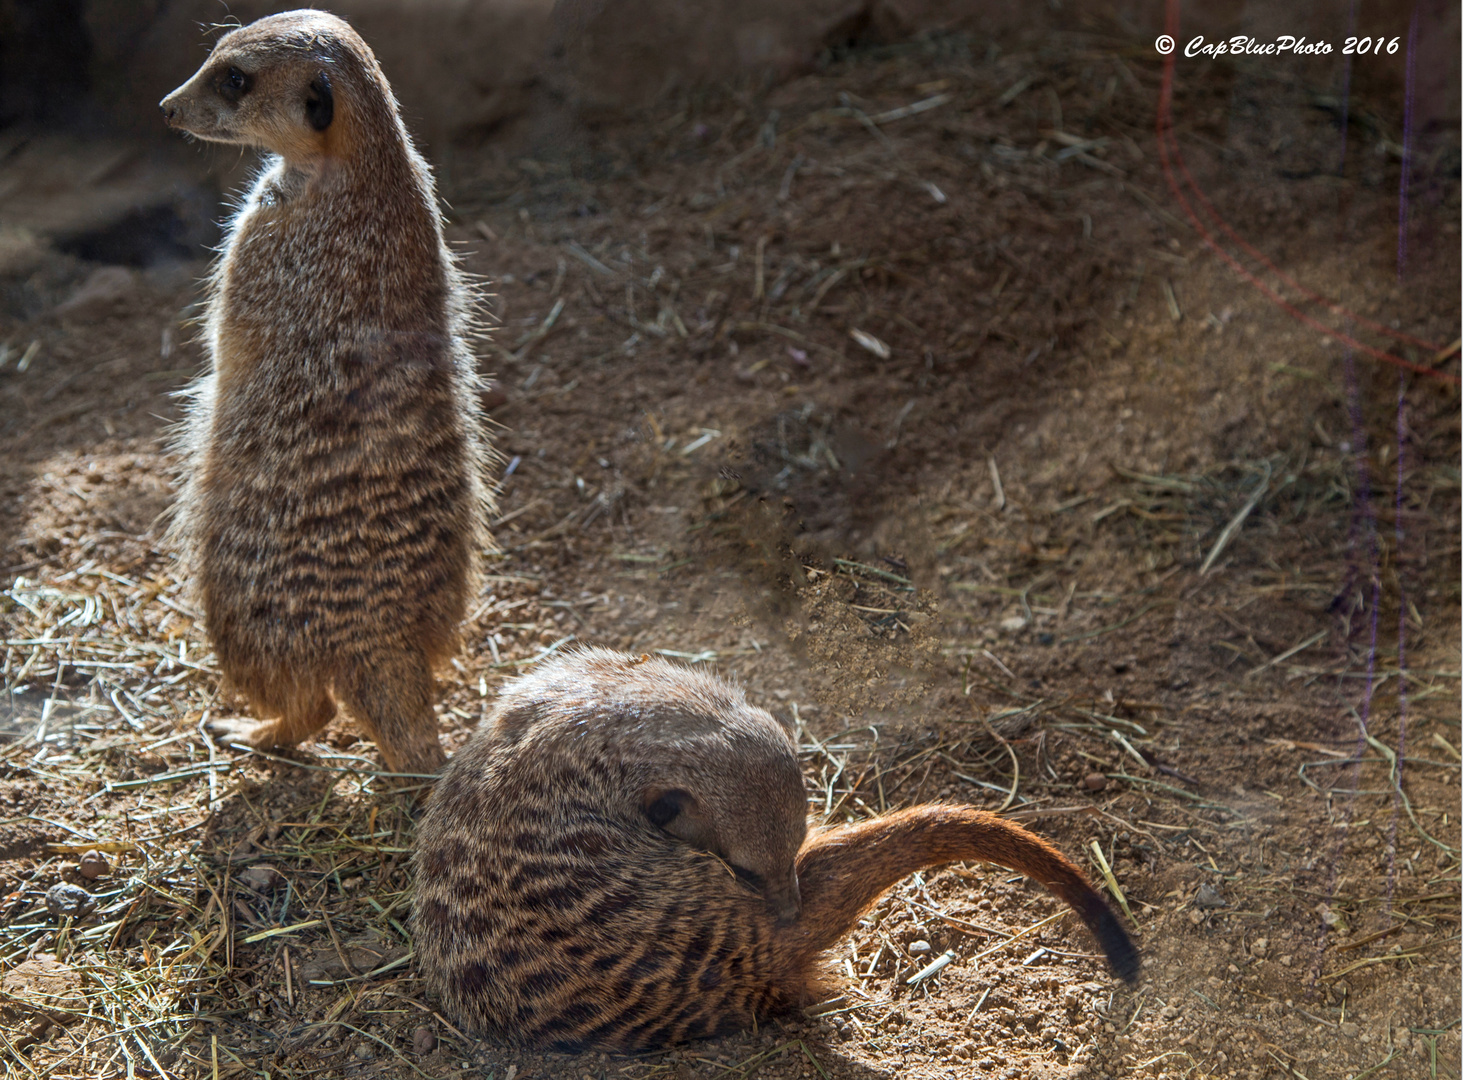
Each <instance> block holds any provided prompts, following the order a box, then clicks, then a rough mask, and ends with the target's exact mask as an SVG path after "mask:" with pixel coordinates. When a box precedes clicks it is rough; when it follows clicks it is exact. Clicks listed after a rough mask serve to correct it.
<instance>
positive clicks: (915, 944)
mask: <svg viewBox="0 0 1463 1080" xmlns="http://www.w3.org/2000/svg"><path fill="white" fill-rule="evenodd" d="M909 951H910V952H912V953H922V952H929V951H930V943H929V942H928V941H911V942H910V943H909Z"/></svg>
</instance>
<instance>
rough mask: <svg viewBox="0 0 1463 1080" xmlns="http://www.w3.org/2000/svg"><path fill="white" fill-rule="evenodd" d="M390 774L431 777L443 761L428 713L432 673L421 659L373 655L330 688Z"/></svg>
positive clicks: (433, 716) (434, 720) (434, 721)
mask: <svg viewBox="0 0 1463 1080" xmlns="http://www.w3.org/2000/svg"><path fill="white" fill-rule="evenodd" d="M335 690H336V693H337V694H338V695H339V696H340V700H341V704H343V705H344V706H345V707H346V708H347V709H348V710H349V711H350V714H351V715H352V716H354V717H355V718H356V720H357V722H359V723H360V725H361V726H362V727H363V728H365V730H366V733H367V734H368V735H369V736H370V737H371V739H372V741H373V742H375V744H376V746H377V747H378V748H379V749H380V751H381V758H382V760H383V761H385V763H386V767H387V768H388V769H390V770H391V771H392V772H399V773H420V774H423V775H425V774H431V773H436V772H437V771H438V770H439V769H441V768H442V766H443V765H444V764H446V762H447V756H446V755H445V754H444V753H442V744H441V743H440V742H439V741H438V739H437V714H436V713H435V712H434V711H433V710H432V694H433V685H432V669H431V665H429V664H428V663H427V660H426V657H424V656H421V655H392V656H380V657H373V658H372V659H371V662H369V663H361V664H357V665H355V666H354V667H353V668H352V669H351V670H350V671H349V672H347V673H346V675H345V677H344V678H342V679H340V680H338V681H337V683H336V687H335Z"/></svg>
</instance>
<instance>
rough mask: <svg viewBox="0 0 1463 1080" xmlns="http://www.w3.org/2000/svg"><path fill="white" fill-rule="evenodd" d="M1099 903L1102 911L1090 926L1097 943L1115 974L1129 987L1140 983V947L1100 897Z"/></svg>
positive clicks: (1141, 963) (1141, 964)
mask: <svg viewBox="0 0 1463 1080" xmlns="http://www.w3.org/2000/svg"><path fill="white" fill-rule="evenodd" d="M1097 903H1098V905H1099V906H1100V907H1101V911H1099V912H1097V913H1096V914H1097V917H1096V918H1095V919H1093V920H1091V921H1090V922H1089V923H1088V925H1089V926H1090V927H1092V933H1093V935H1094V936H1095V937H1096V938H1097V943H1098V944H1099V945H1101V946H1102V951H1103V953H1104V954H1105V955H1106V956H1107V962H1108V964H1109V966H1111V967H1112V970H1113V974H1115V975H1116V976H1117V977H1118V978H1120V979H1122V980H1123V982H1125V983H1128V984H1129V985H1131V984H1133V983H1136V982H1137V981H1138V971H1139V969H1140V968H1141V967H1142V966H1143V962H1142V960H1141V958H1140V957H1139V956H1138V947H1137V946H1136V945H1134V944H1133V941H1132V939H1131V938H1130V937H1128V932H1127V931H1126V930H1124V929H1123V924H1122V923H1121V922H1119V921H1118V917H1117V916H1116V915H1114V914H1113V913H1112V909H1111V908H1109V907H1108V906H1107V905H1106V904H1105V903H1103V902H1102V899H1101V898H1100V897H1098V898H1097Z"/></svg>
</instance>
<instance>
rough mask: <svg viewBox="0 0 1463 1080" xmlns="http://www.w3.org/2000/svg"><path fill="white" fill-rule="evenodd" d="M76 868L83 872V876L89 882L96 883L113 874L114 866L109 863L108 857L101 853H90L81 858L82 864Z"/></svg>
mask: <svg viewBox="0 0 1463 1080" xmlns="http://www.w3.org/2000/svg"><path fill="white" fill-rule="evenodd" d="M76 868H77V869H78V870H80V871H81V876H82V877H84V878H86V880H87V881H95V880H96V879H97V878H99V877H103V876H104V875H106V874H109V873H111V872H112V864H111V863H109V862H107V857H106V856H105V855H103V854H102V853H101V852H100V851H88V852H87V853H86V854H85V855H83V856H82V857H81V862H80V863H78V864H77V867H76Z"/></svg>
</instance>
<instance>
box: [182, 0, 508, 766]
mask: <svg viewBox="0 0 1463 1080" xmlns="http://www.w3.org/2000/svg"><path fill="white" fill-rule="evenodd" d="M161 107H162V110H163V114H164V116H165V117H166V119H167V122H168V124H169V125H170V126H171V127H173V128H176V129H178V130H181V131H184V132H187V133H189V134H191V135H193V136H196V137H197V138H199V139H204V140H207V141H210V142H222V143H234V144H239V145H244V146H254V147H260V148H262V149H264V150H266V151H268V152H269V153H270V155H271V157H270V158H269V159H268V161H267V162H266V163H265V165H264V167H263V171H262V172H261V173H260V175H259V178H258V180H257V181H256V182H255V183H254V185H253V188H252V189H251V190H250V191H249V193H248V194H247V196H245V197H244V199H243V202H242V204H241V206H240V207H239V209H238V212H237V213H236V214H235V215H234V217H233V220H232V222H231V223H230V224H229V226H228V229H227V234H226V236H225V239H224V243H223V247H222V249H221V256H220V258H219V260H218V263H217V265H216V267H215V269H214V271H213V274H212V277H211V281H210V283H209V290H208V301H207V312H206V319H205V324H204V325H205V333H204V341H205V345H206V349H207V353H208V357H209V360H210V362H211V370H210V371H209V372H208V374H207V375H206V377H205V378H204V379H203V380H202V382H201V383H200V385H199V386H198V387H197V389H196V394H195V397H194V401H193V403H192V406H191V411H190V415H189V417H188V421H187V424H186V435H185V446H184V450H185V452H186V455H185V456H186V458H187V466H186V480H185V482H184V485H183V490H182V492H181V495H180V498H179V500H178V506H177V515H176V520H175V524H174V531H175V535H176V536H177V537H178V539H179V541H180V544H181V547H182V549H183V551H184V556H185V565H186V566H187V567H188V572H189V574H190V575H191V577H192V579H193V581H194V582H195V584H196V586H197V593H198V596H199V599H200V601H201V604H202V607H203V611H204V614H205V618H206V622H207V629H208V634H209V638H210V639H211V641H212V643H213V646H214V650H215V652H216V653H217V655H218V660H219V665H220V667H221V668H222V670H223V673H224V676H225V678H226V679H227V681H228V682H229V683H231V684H232V685H233V686H234V687H235V688H237V689H238V690H239V691H241V692H242V693H243V694H244V695H245V696H246V697H247V698H248V699H249V701H250V703H251V705H252V706H253V708H254V710H255V711H256V712H257V713H258V714H259V715H261V716H263V717H266V718H269V719H267V720H266V721H265V722H261V723H258V724H250V723H248V722H244V723H242V724H240V723H239V722H237V721H235V722H227V721H226V722H224V723H223V725H222V726H223V728H224V730H225V733H227V734H231V735H234V736H236V737H242V738H244V739H246V740H247V741H248V742H249V743H251V744H253V745H254V746H258V747H268V746H288V745H291V744H294V743H298V742H300V741H301V740H302V739H305V738H307V737H309V736H310V735H311V734H313V733H314V732H316V731H318V730H319V729H320V728H322V727H324V726H325V724H326V723H327V722H329V720H330V719H331V717H332V716H333V715H334V714H335V711H336V706H337V704H339V705H342V706H344V707H345V709H346V710H347V711H348V712H349V713H350V714H351V715H352V716H353V717H354V718H355V719H356V720H357V721H358V722H359V723H360V724H361V725H362V726H363V727H364V728H365V730H366V732H367V734H369V735H370V736H371V738H373V739H374V740H375V741H376V743H377V745H378V746H379V748H380V750H381V754H382V757H383V758H384V759H385V761H386V764H387V765H388V766H389V767H390V768H392V769H395V770H400V771H407V772H430V771H433V770H435V769H436V768H438V767H439V766H440V765H441V764H442V762H443V760H444V758H443V754H442V751H441V748H440V746H439V744H438V740H437V724H436V720H435V717H434V715H433V710H432V697H433V691H434V688H433V679H432V671H433V669H434V667H435V666H436V665H438V664H440V663H441V662H443V661H445V660H446V659H447V658H448V657H449V656H450V655H451V654H452V653H453V652H454V651H455V649H456V648H457V644H458V642H457V626H458V623H459V622H460V621H461V619H462V617H463V613H464V609H465V605H466V602H467V599H468V597H469V596H470V595H471V594H472V593H473V591H474V589H475V586H476V572H477V570H476V562H477V558H478V555H479V552H480V551H481V550H482V548H483V546H484V545H485V544H486V543H487V542H488V537H487V534H486V525H485V522H486V516H487V512H488V509H489V497H488V494H487V492H486V489H485V486H484V480H483V474H484V471H485V466H486V463H487V458H488V455H489V450H488V447H487V444H486V440H485V437H484V435H483V430H482V425H483V421H482V415H481V409H480V406H479V404H478V399H477V376H476V374H475V370H474V362H473V357H472V354H471V351H470V349H469V347H468V345H467V340H466V339H467V334H468V332H469V327H470V318H471V308H472V302H473V296H472V294H471V291H470V289H469V286H468V284H467V282H466V281H465V279H464V277H463V275H462V274H461V273H460V272H459V271H458V269H457V268H456V266H455V265H454V261H453V257H452V255H451V253H450V252H449V251H448V249H447V247H446V244H445V242H444V240H443V236H442V226H441V218H440V214H439V212H438V209H437V202H436V193H435V189H434V187H433V182H432V175H431V171H430V169H429V167H428V166H427V163H426V162H425V161H424V160H423V158H422V157H421V155H420V154H418V153H417V151H416V150H415V148H414V147H413V146H412V142H411V139H410V137H409V136H408V135H407V131H406V128H405V126H404V125H403V124H402V121H401V117H400V115H399V113H398V111H397V106H396V99H395V98H394V97H393V96H392V93H391V87H390V86H389V85H388V83H387V81H386V77H385V76H384V75H383V74H382V72H381V69H380V67H379V66H378V65H377V63H376V58H375V57H374V56H373V55H372V53H371V50H370V48H369V47H367V45H366V43H365V42H364V41H362V40H361V39H360V37H359V36H358V35H357V34H356V33H355V32H354V31H353V30H352V29H351V28H350V26H349V25H347V24H346V23H345V22H343V21H342V20H340V19H338V18H336V17H334V16H332V15H328V14H326V13H324V12H319V11H294V12H288V13H285V14H281V15H274V16H270V17H269V18H265V19H260V20H259V21H258V22H255V23H251V24H250V25H248V26H245V27H242V28H240V29H237V30H234V31H232V32H230V33H228V34H225V35H224V36H223V37H221V38H220V39H219V40H218V43H217V44H216V45H215V46H214V49H213V52H212V54H211V55H210V56H209V58H208V60H207V62H206V63H205V64H204V65H203V67H202V68H201V69H199V71H198V73H197V74H196V75H194V76H193V77H192V78H191V79H189V80H188V82H186V83H185V84H183V86H181V87H179V88H178V89H177V90H175V91H173V92H172V93H171V94H169V95H168V96H167V97H166V98H164V99H163V101H162V105H161Z"/></svg>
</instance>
